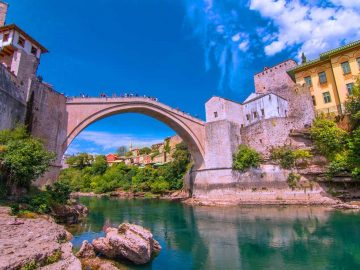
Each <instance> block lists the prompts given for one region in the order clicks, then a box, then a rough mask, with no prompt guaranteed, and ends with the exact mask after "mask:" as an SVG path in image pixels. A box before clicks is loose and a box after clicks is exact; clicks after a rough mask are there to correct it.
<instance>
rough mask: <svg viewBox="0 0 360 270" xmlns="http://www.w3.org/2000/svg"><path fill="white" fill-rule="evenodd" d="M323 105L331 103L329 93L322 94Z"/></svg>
mask: <svg viewBox="0 0 360 270" xmlns="http://www.w3.org/2000/svg"><path fill="white" fill-rule="evenodd" d="M323 98H324V103H330V102H331V96H330V93H329V92H325V93H323Z"/></svg>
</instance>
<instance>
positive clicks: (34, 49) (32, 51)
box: [31, 46, 38, 56]
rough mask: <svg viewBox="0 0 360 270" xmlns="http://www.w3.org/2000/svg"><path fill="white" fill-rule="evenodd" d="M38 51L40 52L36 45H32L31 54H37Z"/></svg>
mask: <svg viewBox="0 0 360 270" xmlns="http://www.w3.org/2000/svg"><path fill="white" fill-rule="evenodd" d="M37 52H38V50H37V49H36V47H34V46H31V54H32V55H35V56H36V55H37Z"/></svg>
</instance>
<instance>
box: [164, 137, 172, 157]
mask: <svg viewBox="0 0 360 270" xmlns="http://www.w3.org/2000/svg"><path fill="white" fill-rule="evenodd" d="M164 151H165V153H167V154H170V151H171V147H170V139H169V138H166V139H165V144H164Z"/></svg>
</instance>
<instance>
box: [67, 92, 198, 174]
mask: <svg viewBox="0 0 360 270" xmlns="http://www.w3.org/2000/svg"><path fill="white" fill-rule="evenodd" d="M66 112H67V120H68V121H67V132H66V140H65V142H64V145H63V152H65V151H66V149H67V147H68V146H69V145H70V143H71V142H72V141H73V140H74V138H75V137H76V136H77V135H78V134H79V133H80V132H81V131H82V130H83V129H84V128H86V127H87V126H89V125H90V124H92V123H94V122H95V121H97V120H100V119H102V118H105V117H108V116H111V115H115V114H121V113H127V112H133V113H140V114H144V115H148V116H150V117H152V118H155V119H157V120H159V121H161V122H163V123H164V124H166V125H167V126H169V127H170V128H172V129H173V130H174V131H175V132H176V133H177V134H178V135H179V136H180V137H181V138H182V139H183V140H184V142H185V143H186V144H187V145H188V147H189V150H190V153H191V154H192V156H193V158H194V163H195V164H194V169H201V168H203V167H204V155H205V123H204V122H203V121H202V120H200V119H198V118H195V117H192V116H190V115H189V114H186V113H183V112H181V111H179V110H176V109H174V108H171V107H169V106H167V105H165V104H163V103H160V102H158V101H156V100H153V99H150V98H145V97H111V98H107V97H102V98H93V97H90V98H68V99H67V101H66Z"/></svg>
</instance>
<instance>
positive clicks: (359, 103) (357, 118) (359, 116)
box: [345, 77, 360, 129]
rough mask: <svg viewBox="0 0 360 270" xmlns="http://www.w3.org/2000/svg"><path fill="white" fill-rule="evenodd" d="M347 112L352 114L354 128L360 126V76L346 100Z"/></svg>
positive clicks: (351, 119)
mask: <svg viewBox="0 0 360 270" xmlns="http://www.w3.org/2000/svg"><path fill="white" fill-rule="evenodd" d="M345 108H346V113H347V114H349V115H350V121H351V125H352V128H353V129H356V128H357V127H359V126H360V77H358V79H357V81H356V84H355V85H354V87H353V90H352V95H351V96H349V97H348V99H347V101H346V102H345Z"/></svg>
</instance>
